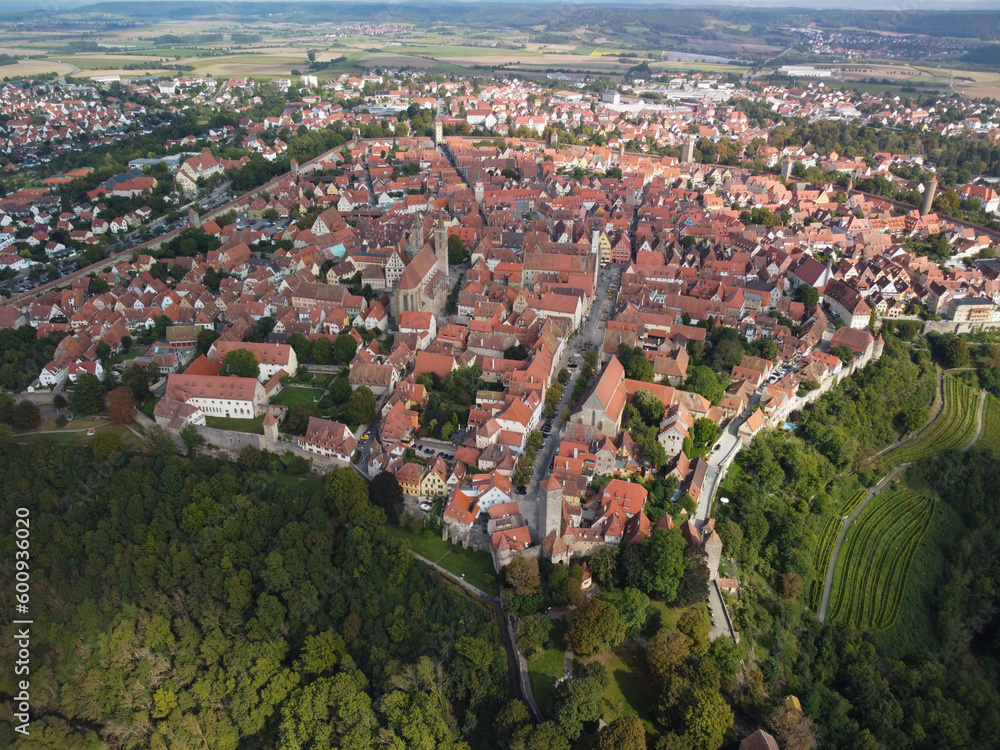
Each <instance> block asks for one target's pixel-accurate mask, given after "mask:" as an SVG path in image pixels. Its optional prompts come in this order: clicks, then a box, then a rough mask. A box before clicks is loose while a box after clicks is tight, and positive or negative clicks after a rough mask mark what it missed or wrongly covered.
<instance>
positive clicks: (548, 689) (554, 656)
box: [528, 620, 567, 716]
mask: <svg viewBox="0 0 1000 750" xmlns="http://www.w3.org/2000/svg"><path fill="white" fill-rule="evenodd" d="M552 625H553V627H552V632H551V634H550V635H549V642H548V643H547V644H546V645H545V650H544V651H542V652H541V653H540V654H535V655H533V656H532V657H531V658H529V659H528V682H530V683H531V692H532V694H533V695H534V696H535V701H536V702H537V703H538V707H539V708H540V709H542V714H544V715H545V716H551V715H552V703H553V701H554V700H555V697H556V680H558V679H560V678H561V677H563V676H564V675H565V674H566V669H565V664H566V642H565V641H564V640H563V639H564V638H565V637H566V628H567V624H566V623H565V622H563V621H562V620H555V621H554V622H553V623H552Z"/></svg>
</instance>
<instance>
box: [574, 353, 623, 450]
mask: <svg viewBox="0 0 1000 750" xmlns="http://www.w3.org/2000/svg"><path fill="white" fill-rule="evenodd" d="M623 380H625V368H624V367H622V363H621V362H619V361H618V357H614V356H612V357H611V359H610V360H609V361H608V364H607V365H606V366H605V367H604V372H602V373H601V375H600V377H599V378H597V380H596V382H595V383H594V385H592V386H591V387H590V388H589V389H588V391H587V393H586V395H585V397H584V399H583V403H582V404H581V406H580V411H578V412H576V413H575V414H574V415H573V416H572V417H571V418H570V421H572V422H576V423H578V424H586V425H591V426H593V427H596V428H597V429H599V430H600V431H601V432H603V433H604V434H605V435H610V436H612V437H614V436H616V435H617V434H618V430H619V428H620V427H621V423H622V410H623V409H624V408H625V391H624V390H622V389H621V388H620V387H619V386H620V385H621V384H622V381H623Z"/></svg>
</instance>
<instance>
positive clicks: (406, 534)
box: [388, 526, 500, 596]
mask: <svg viewBox="0 0 1000 750" xmlns="http://www.w3.org/2000/svg"><path fill="white" fill-rule="evenodd" d="M388 530H389V533H390V534H392V535H393V536H394V537H396V538H398V539H406V540H407V541H408V542H409V543H410V548H411V549H412V550H413V551H414V552H416V553H417V554H418V555H420V556H421V557H425V558H427V559H428V560H430V561H431V562H433V563H437V564H438V565H440V566H441V567H442V568H444V569H445V570H447V571H448V572H449V573H453V574H455V575H457V576H461V575H462V574H463V573H464V574H465V580H466V581H468V582H469V583H471V584H472V585H473V586H475V587H476V588H477V589H481V590H482V591H485V592H486V593H488V594H492V595H494V596H499V595H500V581H499V580H498V578H497V575H496V573H495V572H494V570H493V559H492V558H491V557H490V555H488V554H487V553H486V552H473V551H472V550H466V549H462V548H461V547H453V546H452V545H450V544H449V543H448V542H445V541H443V540H442V539H441V538H440V537H438V536H436V535H430V534H426V533H421V534H414V533H413V532H412V531H409V530H407V529H403V528H400V527H398V526H390V527H389V529H388Z"/></svg>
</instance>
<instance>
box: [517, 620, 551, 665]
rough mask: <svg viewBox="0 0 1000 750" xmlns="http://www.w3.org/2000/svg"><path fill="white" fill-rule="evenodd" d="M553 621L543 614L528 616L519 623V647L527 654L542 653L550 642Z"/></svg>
mask: <svg viewBox="0 0 1000 750" xmlns="http://www.w3.org/2000/svg"><path fill="white" fill-rule="evenodd" d="M551 632H552V620H550V619H549V618H548V617H546V616H545V615H542V614H534V615H526V616H524V617H522V618H521V619H520V620H518V622H517V647H518V648H519V649H521V650H522V651H524V653H525V654H527V655H528V656H531V655H532V654H537V653H540V652H541V651H542V650H543V649H544V648H545V644H547V643H548V642H549V635H550V633H551Z"/></svg>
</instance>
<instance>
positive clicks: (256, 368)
mask: <svg viewBox="0 0 1000 750" xmlns="http://www.w3.org/2000/svg"><path fill="white" fill-rule="evenodd" d="M219 374H220V375H235V376H236V377H239V378H254V379H255V380H256V379H257V378H258V377H260V363H258V362H257V358H256V357H255V356H254V355H253V352H251V351H250V350H249V349H232V350H230V351H228V352H226V356H224V357H223V358H222V369H221V370H220V371H219Z"/></svg>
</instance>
